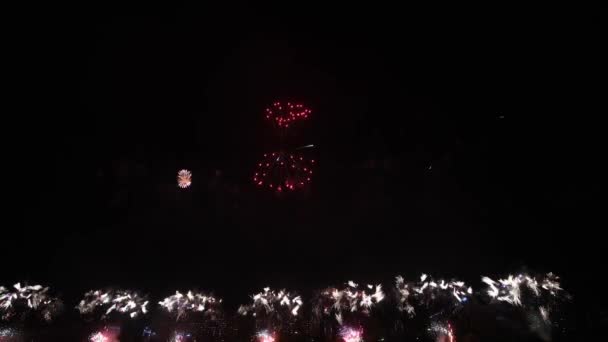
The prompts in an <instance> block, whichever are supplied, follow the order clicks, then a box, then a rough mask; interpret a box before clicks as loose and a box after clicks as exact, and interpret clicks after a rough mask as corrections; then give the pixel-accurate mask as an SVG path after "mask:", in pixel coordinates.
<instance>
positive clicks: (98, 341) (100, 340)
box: [89, 331, 110, 342]
mask: <svg viewBox="0 0 608 342" xmlns="http://www.w3.org/2000/svg"><path fill="white" fill-rule="evenodd" d="M89 341H91V342H109V341H110V339H109V338H108V337H107V336H106V335H104V334H103V333H102V332H101V331H98V332H96V333H93V334H92V335H91V336H90V337H89Z"/></svg>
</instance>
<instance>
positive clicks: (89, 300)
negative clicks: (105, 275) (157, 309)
mask: <svg viewBox="0 0 608 342" xmlns="http://www.w3.org/2000/svg"><path fill="white" fill-rule="evenodd" d="M147 305H148V301H147V300H146V298H145V297H144V296H142V295H140V294H139V293H137V292H134V291H127V290H108V291H102V290H96V291H89V292H87V293H86V294H85V295H84V298H83V299H82V300H81V301H80V303H79V304H78V306H77V307H76V309H77V310H78V311H80V314H82V315H87V316H91V315H95V314H97V313H99V314H100V315H101V319H106V318H108V316H109V315H110V314H112V313H117V314H121V315H127V316H128V317H130V318H137V317H139V316H141V315H145V314H146V313H148V309H147Z"/></svg>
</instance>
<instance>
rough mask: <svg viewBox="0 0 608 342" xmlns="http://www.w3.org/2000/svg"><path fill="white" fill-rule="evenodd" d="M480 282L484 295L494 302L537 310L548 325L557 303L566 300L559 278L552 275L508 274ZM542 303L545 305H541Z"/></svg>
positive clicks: (566, 296) (485, 278)
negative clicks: (500, 277)
mask: <svg viewBox="0 0 608 342" xmlns="http://www.w3.org/2000/svg"><path fill="white" fill-rule="evenodd" d="M481 281H482V282H483V283H485V284H486V285H487V286H488V288H487V290H486V294H487V295H488V296H489V297H490V299H492V300H493V301H496V302H504V303H508V304H511V305H514V306H517V307H522V308H526V309H527V310H531V309H533V310H531V311H535V310H538V312H540V315H541V317H542V319H543V321H545V323H550V322H551V321H550V317H549V316H550V312H551V311H552V309H554V308H555V306H556V304H557V302H559V301H560V300H561V299H563V298H568V294H566V293H565V291H564V290H563V289H562V288H561V285H560V283H559V277H557V276H556V275H554V274H553V273H547V274H546V275H540V276H531V275H528V274H518V275H512V274H510V275H509V276H508V277H506V278H503V279H498V280H493V279H491V278H489V277H482V279H481ZM542 303H544V304H545V305H543V304H542Z"/></svg>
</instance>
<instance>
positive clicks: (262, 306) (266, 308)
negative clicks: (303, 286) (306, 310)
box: [238, 287, 304, 316]
mask: <svg viewBox="0 0 608 342" xmlns="http://www.w3.org/2000/svg"><path fill="white" fill-rule="evenodd" d="M251 298H252V299H253V303H251V304H249V305H241V306H240V307H239V310H238V312H239V313H240V314H241V315H244V316H245V315H247V314H249V313H252V315H254V316H259V315H260V314H265V315H271V314H274V313H277V314H279V315H281V312H285V313H288V314H289V315H291V316H297V315H298V311H299V310H300V307H302V304H303V303H304V302H303V301H302V298H301V297H300V296H299V295H297V294H294V293H290V292H288V291H286V290H279V291H275V290H271V289H270V288H269V287H266V288H264V291H263V292H260V293H256V294H254V295H252V296H251Z"/></svg>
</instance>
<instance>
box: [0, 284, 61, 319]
mask: <svg viewBox="0 0 608 342" xmlns="http://www.w3.org/2000/svg"><path fill="white" fill-rule="evenodd" d="M13 289H14V290H9V289H7V288H5V287H1V286H0V319H1V320H4V321H9V320H12V319H21V320H24V319H26V318H27V317H28V316H31V315H35V314H39V315H40V316H41V317H42V319H43V320H44V321H46V322H50V321H51V320H53V318H54V317H55V316H56V315H57V314H59V312H60V311H61V309H62V308H63V303H62V302H61V300H59V299H58V298H55V297H52V296H50V295H49V288H48V287H43V286H41V285H34V286H27V285H26V286H22V285H21V283H17V284H15V285H14V286H13Z"/></svg>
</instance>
